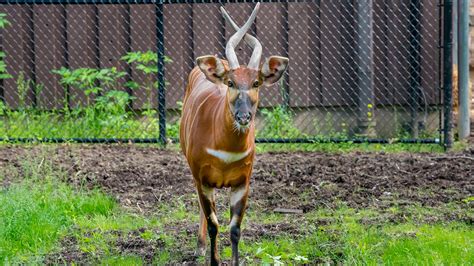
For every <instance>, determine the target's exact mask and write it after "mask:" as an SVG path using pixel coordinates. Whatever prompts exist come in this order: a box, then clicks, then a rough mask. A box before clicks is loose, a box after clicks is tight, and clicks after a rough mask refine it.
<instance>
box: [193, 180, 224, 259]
mask: <svg viewBox="0 0 474 266" xmlns="http://www.w3.org/2000/svg"><path fill="white" fill-rule="evenodd" d="M198 195H199V201H200V203H201V210H202V212H203V214H204V217H205V219H206V221H207V231H208V233H209V238H210V239H211V265H219V253H218V250H217V233H218V231H219V222H218V221H217V215H216V203H215V201H214V188H211V187H207V186H204V185H198ZM201 224H202V223H201Z"/></svg>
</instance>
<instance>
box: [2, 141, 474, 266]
mask: <svg viewBox="0 0 474 266" xmlns="http://www.w3.org/2000/svg"><path fill="white" fill-rule="evenodd" d="M45 150H47V152H46V153H47V158H51V159H52V160H53V161H54V166H55V167H58V168H60V169H62V170H64V171H66V172H67V173H68V174H67V178H68V182H70V183H72V184H75V185H82V186H84V185H85V186H88V187H95V186H98V187H100V188H101V189H103V190H104V191H105V192H107V193H109V194H111V195H113V196H115V197H116V198H117V200H118V201H119V202H120V204H121V205H122V206H125V207H126V208H130V209H132V210H133V211H136V212H140V213H145V214H146V213H148V214H152V213H153V212H155V211H157V207H158V206H160V204H163V203H169V202H172V201H174V200H175V199H177V198H181V199H183V200H184V201H185V203H186V205H187V206H189V209H190V210H194V211H196V213H197V212H198V209H197V203H196V202H194V201H195V197H192V196H190V195H194V193H195V192H194V187H193V179H192V176H191V173H190V171H189V169H188V166H187V164H186V161H185V158H184V156H183V155H182V154H180V153H179V152H175V151H170V150H162V149H159V148H156V147H149V146H136V145H54V146H46V149H45V148H44V146H41V147H39V146H32V147H24V146H14V145H12V146H2V147H0V175H1V174H3V175H4V176H6V178H5V179H4V180H3V185H4V186H8V183H9V182H10V181H9V180H11V178H9V175H10V173H12V171H11V170H12V169H16V170H18V171H21V167H20V166H21V163H22V161H24V160H26V158H32V157H33V158H34V157H41V156H44V155H45ZM0 182H2V181H0ZM221 193H222V192H221ZM472 195H474V149H472V148H470V149H466V150H465V151H463V152H458V153H447V154H408V153H398V154H386V153H383V152H381V153H349V154H328V153H320V152H291V153H284V152H283V153H281V152H278V153H272V152H269V153H264V154H258V155H257V156H256V162H255V165H254V171H253V176H252V181H251V193H250V199H249V208H251V209H255V210H262V211H267V212H272V211H273V209H275V208H278V207H281V208H291V209H299V210H303V212H304V213H307V212H309V211H312V210H315V209H317V208H334V207H336V206H338V205H340V204H341V202H342V203H344V204H346V205H348V206H349V207H353V208H356V209H360V208H376V209H380V210H384V209H387V208H390V207H392V206H404V205H418V206H429V207H436V206H439V205H442V204H445V203H449V202H461V201H462V200H463V199H465V198H467V197H469V196H472ZM221 198H222V195H221V196H220V197H218V200H221ZM221 201H222V200H221ZM226 204H227V201H226V202H218V209H220V211H221V212H226V213H227V212H228V209H227V207H226ZM469 207H473V206H472V205H470V206H469ZM303 215H304V214H303ZM399 218H400V217H398V218H397V217H390V219H391V220H393V221H395V222H396V220H397V219H399ZM381 219H382V218H381ZM383 219H385V218H383ZM400 219H402V218H400ZM448 219H449V217H448ZM452 219H459V217H453V218H452ZM465 219H472V216H471V217H465ZM196 222H197V221H183V223H182V224H178V225H176V226H174V227H171V228H168V229H169V230H175V231H176V232H177V234H178V233H180V232H181V233H182V232H184V234H185V235H186V236H187V235H189V236H193V235H195V232H196V231H197V224H195V223H196ZM371 222H372V221H367V223H371ZM467 222H469V223H472V220H471V221H467ZM321 223H325V221H323V220H322V221H321ZM246 230H248V232H247V233H244V239H245V238H246V237H247V238H249V236H250V238H253V237H258V236H261V235H265V234H268V233H272V232H273V233H275V234H277V233H280V232H285V233H288V234H295V235H297V234H299V233H301V232H299V231H298V230H299V229H298V226H297V225H295V224H292V223H282V224H276V225H259V224H252V226H248V228H247V229H246ZM119 239H120V241H118V243H116V245H117V247H116V248H117V249H119V250H120V251H128V252H132V253H135V254H139V255H140V256H142V255H143V256H142V257H143V258H145V259H146V260H150V259H151V258H152V257H153V254H154V252H157V250H159V249H160V247H161V246H162V243H158V242H157V243H154V244H153V243H148V242H146V241H144V240H143V239H140V237H139V234H130V235H126V236H120V238H119ZM64 241H65V242H64V244H65V245H69V246H72V247H73V246H74V245H73V244H71V243H73V242H74V239H65V240H64ZM224 241H225V240H224ZM155 244H156V245H155ZM224 244H225V243H224ZM61 256H62V258H64V261H76V260H79V261H83V257H84V254H81V253H80V252H78V251H77V250H70V253H68V252H66V253H65V254H61ZM183 257H184V258H185V259H184V260H187V259H189V260H191V261H192V260H193V256H192V253H191V251H186V252H185V253H184V256H183Z"/></svg>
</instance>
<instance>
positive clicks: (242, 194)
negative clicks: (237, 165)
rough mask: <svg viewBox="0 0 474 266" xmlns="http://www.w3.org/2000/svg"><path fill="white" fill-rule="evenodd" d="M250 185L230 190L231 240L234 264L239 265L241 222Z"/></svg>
mask: <svg viewBox="0 0 474 266" xmlns="http://www.w3.org/2000/svg"><path fill="white" fill-rule="evenodd" d="M248 194H249V185H248V184H245V185H242V186H239V187H235V188H232V189H231V192H230V217H231V221H230V240H231V242H232V265H239V240H240V224H241V223H242V219H243V217H244V212H245V208H246V206H247V197H248Z"/></svg>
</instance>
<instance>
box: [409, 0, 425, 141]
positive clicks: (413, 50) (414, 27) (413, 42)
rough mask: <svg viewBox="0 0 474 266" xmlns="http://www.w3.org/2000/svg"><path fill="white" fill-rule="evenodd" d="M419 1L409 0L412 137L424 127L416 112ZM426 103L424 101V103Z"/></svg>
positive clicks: (419, 56)
mask: <svg viewBox="0 0 474 266" xmlns="http://www.w3.org/2000/svg"><path fill="white" fill-rule="evenodd" d="M420 2H421V1H420V0H411V1H410V16H409V17H410V25H409V29H410V38H409V41H410V50H409V52H410V60H409V62H410V96H411V97H410V101H409V102H410V112H411V124H410V131H411V135H412V138H418V135H419V133H420V132H419V131H420V129H423V128H424V127H425V123H426V121H419V118H418V112H419V110H420V104H421V99H422V97H421V96H422V93H423V92H422V91H421V52H420V50H421V49H420V47H421V28H420V26H421V25H420V13H421V3H420ZM424 104H426V103H424Z"/></svg>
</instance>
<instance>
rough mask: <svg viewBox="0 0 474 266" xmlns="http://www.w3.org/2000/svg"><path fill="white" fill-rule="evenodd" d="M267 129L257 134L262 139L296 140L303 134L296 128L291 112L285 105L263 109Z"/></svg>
mask: <svg viewBox="0 0 474 266" xmlns="http://www.w3.org/2000/svg"><path fill="white" fill-rule="evenodd" d="M261 113H262V115H263V117H264V119H265V127H264V128H263V129H262V130H261V131H259V132H257V136H258V137H261V138H296V137H302V136H303V134H302V133H301V132H300V130H299V129H298V128H296V127H295V126H294V123H293V114H292V112H291V110H290V109H289V108H288V107H286V106H283V105H279V106H277V107H275V108H273V109H262V110H261Z"/></svg>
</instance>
